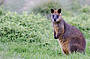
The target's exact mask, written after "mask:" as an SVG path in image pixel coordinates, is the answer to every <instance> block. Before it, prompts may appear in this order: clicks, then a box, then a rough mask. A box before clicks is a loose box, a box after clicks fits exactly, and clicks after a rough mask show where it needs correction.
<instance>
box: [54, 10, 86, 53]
mask: <svg viewBox="0 0 90 59" xmlns="http://www.w3.org/2000/svg"><path fill="white" fill-rule="evenodd" d="M55 13H56V14H59V13H58V12H57V10H54V13H53V14H55ZM59 16H60V17H61V13H60V15H59ZM53 28H54V38H55V39H59V42H60V44H61V46H62V50H63V52H64V53H65V54H69V53H73V52H81V53H82V52H85V47H86V41H85V39H84V36H83V34H82V33H81V32H80V30H78V29H77V28H76V27H74V26H71V25H69V24H67V23H66V22H65V21H64V20H63V18H62V17H61V18H60V19H59V21H58V22H53Z"/></svg>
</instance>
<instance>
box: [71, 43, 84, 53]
mask: <svg viewBox="0 0 90 59" xmlns="http://www.w3.org/2000/svg"><path fill="white" fill-rule="evenodd" d="M70 52H71V53H73V52H80V53H85V52H84V49H83V48H81V47H80V46H79V45H77V44H74V45H71V46H70Z"/></svg>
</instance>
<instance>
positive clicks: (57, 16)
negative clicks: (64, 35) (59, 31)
mask: <svg viewBox="0 0 90 59" xmlns="http://www.w3.org/2000/svg"><path fill="white" fill-rule="evenodd" d="M61 19H62V17H61V8H60V9H58V10H55V9H51V20H52V22H55V23H56V22H60V20H61Z"/></svg>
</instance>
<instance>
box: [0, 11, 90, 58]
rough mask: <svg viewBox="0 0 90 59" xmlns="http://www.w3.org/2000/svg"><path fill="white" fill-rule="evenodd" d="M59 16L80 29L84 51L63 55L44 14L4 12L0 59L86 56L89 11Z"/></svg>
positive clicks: (0, 20)
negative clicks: (84, 39) (83, 39)
mask: <svg viewBox="0 0 90 59" xmlns="http://www.w3.org/2000/svg"><path fill="white" fill-rule="evenodd" d="M63 18H64V19H65V21H66V22H68V23H69V24H72V25H73V26H76V27H77V28H78V29H80V31H81V32H83V34H84V36H85V38H86V40H87V47H86V55H83V54H80V53H77V54H75V53H74V54H70V55H63V54H62V52H61V49H60V47H59V44H58V42H57V40H55V39H54V38H53V28H52V23H51V21H50V20H48V19H47V18H46V17H44V16H41V15H40V14H37V15H35V14H33V13H31V14H27V13H23V14H22V15H19V14H17V13H12V12H7V13H2V14H1V15H0V59H90V57H89V56H90V43H89V41H90V40H89V39H90V23H89V22H90V20H89V19H90V15H87V14H85V13H84V14H83V13H82V14H81V15H77V16H75V17H67V16H63Z"/></svg>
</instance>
